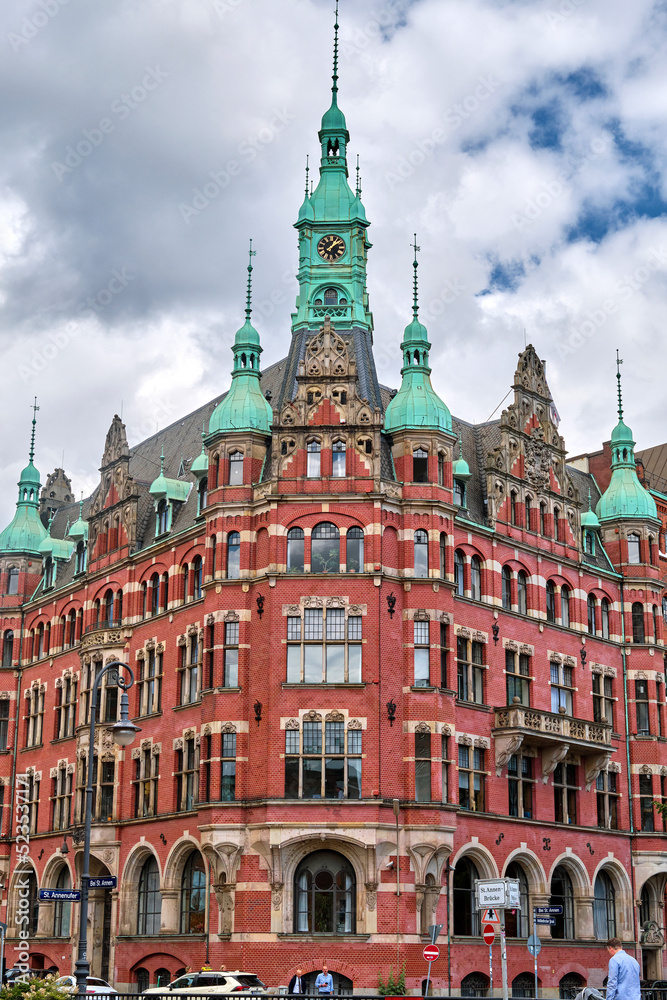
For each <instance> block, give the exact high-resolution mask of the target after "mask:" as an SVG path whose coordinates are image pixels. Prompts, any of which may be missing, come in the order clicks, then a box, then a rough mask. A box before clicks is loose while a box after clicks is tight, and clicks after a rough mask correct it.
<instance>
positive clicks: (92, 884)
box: [88, 875, 118, 889]
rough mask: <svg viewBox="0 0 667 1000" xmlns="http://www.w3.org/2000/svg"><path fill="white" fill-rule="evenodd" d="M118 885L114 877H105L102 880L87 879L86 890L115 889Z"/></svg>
mask: <svg viewBox="0 0 667 1000" xmlns="http://www.w3.org/2000/svg"><path fill="white" fill-rule="evenodd" d="M117 884H118V879H117V878H116V876H115V875H107V876H106V877H104V878H89V879H88V888H89V889H115V888H116V886H117Z"/></svg>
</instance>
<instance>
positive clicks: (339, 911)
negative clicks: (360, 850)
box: [294, 851, 356, 934]
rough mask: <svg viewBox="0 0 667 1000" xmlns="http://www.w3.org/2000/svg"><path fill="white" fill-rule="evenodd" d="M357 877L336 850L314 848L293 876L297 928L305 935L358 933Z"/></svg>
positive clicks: (347, 862)
mask: <svg viewBox="0 0 667 1000" xmlns="http://www.w3.org/2000/svg"><path fill="white" fill-rule="evenodd" d="M355 897H356V879H355V875H354V869H353V867H352V865H351V864H350V862H349V861H348V860H347V859H346V858H344V857H343V855H342V854H339V853H338V852H337V851H315V852H314V853H313V854H309V855H308V856H307V857H305V858H304V859H303V861H302V862H301V864H300V865H299V867H298V868H297V870H296V875H295V877H294V929H295V931H296V933H305V934H355V933H356V919H355V918H356V898H355Z"/></svg>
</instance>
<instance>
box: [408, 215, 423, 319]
mask: <svg viewBox="0 0 667 1000" xmlns="http://www.w3.org/2000/svg"><path fill="white" fill-rule="evenodd" d="M410 246H411V247H412V249H413V250H414V252H415V259H414V261H413V263H412V266H413V268H414V291H413V299H412V315H413V318H414V319H417V316H418V314H419V295H418V292H417V271H418V269H419V261H418V260H417V253H418V252H419V251H420V250H421V247H418V246H417V234H416V233H415V241H414V243H411V244H410Z"/></svg>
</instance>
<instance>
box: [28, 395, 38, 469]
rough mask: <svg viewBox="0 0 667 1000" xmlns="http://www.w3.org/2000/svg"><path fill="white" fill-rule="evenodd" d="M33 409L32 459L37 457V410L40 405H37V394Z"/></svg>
mask: <svg viewBox="0 0 667 1000" xmlns="http://www.w3.org/2000/svg"><path fill="white" fill-rule="evenodd" d="M30 409H31V410H32V435H31V437H30V456H29V457H30V461H31V462H32V460H33V459H34V457H35V428H36V426H37V411H38V410H39V406H38V405H37V396H35V402H34V403H33V404H32V406H31V407H30Z"/></svg>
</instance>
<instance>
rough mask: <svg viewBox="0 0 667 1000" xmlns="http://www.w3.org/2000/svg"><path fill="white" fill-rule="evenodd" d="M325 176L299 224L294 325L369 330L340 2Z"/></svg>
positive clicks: (323, 133)
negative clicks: (344, 97)
mask: <svg viewBox="0 0 667 1000" xmlns="http://www.w3.org/2000/svg"><path fill="white" fill-rule="evenodd" d="M319 140H320V146H321V150H322V153H321V159H320V179H319V182H318V184H317V187H316V188H315V190H314V191H313V192H312V193H311V192H310V191H309V181H308V168H306V194H305V198H304V201H303V204H302V206H301V209H300V210H299V218H298V220H297V222H296V223H295V228H296V229H297V231H298V233H299V271H298V274H297V277H298V280H299V294H298V296H297V300H296V311H295V312H294V313H293V314H292V329H293V330H294V331H295V332H296V331H302V330H319V328H320V327H321V326H322V323H323V321H324V317H325V316H327V315H328V316H330V317H331V319H332V320H333V321H335V324H336V328H337V329H338V330H353V329H357V330H363V331H366V332H367V333H369V334H370V332H371V331H372V329H373V316H372V313H371V312H370V310H369V307H368V292H367V290H366V255H367V252H368V249H369V248H370V246H371V244H370V243H369V242H368V237H367V232H366V231H367V229H368V220H367V219H366V212H365V211H364V206H363V205H362V203H361V187H360V183H359V166H358V165H357V181H356V188H355V190H354V191H353V190H352V188H351V187H350V184H349V180H348V177H349V172H348V164H347V145H348V143H349V141H350V133H349V132H348V130H347V125H346V122H345V115H344V114H343V112H342V111H341V110H340V108H339V107H338V6H336V24H335V35H334V65H333V86H332V88H331V107H330V108H329V110H328V111H327V112H326V113H325V115H324V117H323V118H322V125H321V128H320V131H319Z"/></svg>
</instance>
